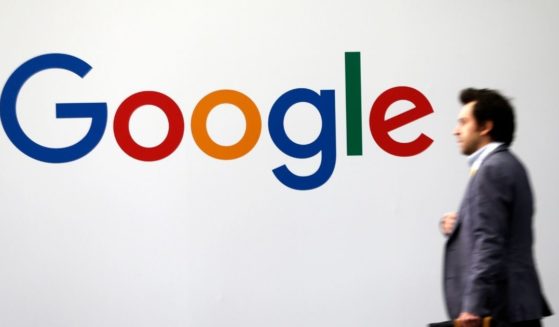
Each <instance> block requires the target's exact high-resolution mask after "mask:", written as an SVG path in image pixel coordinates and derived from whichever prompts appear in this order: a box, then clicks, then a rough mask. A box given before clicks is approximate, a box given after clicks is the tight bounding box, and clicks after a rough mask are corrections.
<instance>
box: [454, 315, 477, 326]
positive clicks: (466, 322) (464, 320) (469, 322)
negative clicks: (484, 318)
mask: <svg viewBox="0 0 559 327" xmlns="http://www.w3.org/2000/svg"><path fill="white" fill-rule="evenodd" d="M456 321H459V322H460V326H461V327H481V317H479V316H476V315H475V314H473V313H469V312H462V313H461V314H460V316H459V317H458V319H456Z"/></svg>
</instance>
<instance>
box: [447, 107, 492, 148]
mask: <svg viewBox="0 0 559 327" xmlns="http://www.w3.org/2000/svg"><path fill="white" fill-rule="evenodd" d="M474 105H475V102H474V101H472V102H469V103H467V104H465V105H464V106H463V107H462V110H460V113H459V114H458V123H457V124H456V127H455V128H454V131H453V134H454V135H455V136H456V139H457V142H458V146H459V147H460V151H462V154H465V155H470V154H472V153H474V152H476V150H477V149H479V148H481V147H482V146H483V143H484V138H483V137H482V134H486V133H483V132H482V129H481V128H480V127H479V125H478V124H477V121H476V119H475V118H474V115H473V109H474Z"/></svg>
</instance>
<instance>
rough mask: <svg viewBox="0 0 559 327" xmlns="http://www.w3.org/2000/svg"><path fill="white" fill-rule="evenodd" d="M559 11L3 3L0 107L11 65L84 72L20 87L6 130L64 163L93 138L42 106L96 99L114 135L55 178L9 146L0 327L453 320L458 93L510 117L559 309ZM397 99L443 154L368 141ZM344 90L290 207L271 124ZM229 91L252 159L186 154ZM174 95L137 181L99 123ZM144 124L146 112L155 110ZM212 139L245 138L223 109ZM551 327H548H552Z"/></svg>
mask: <svg viewBox="0 0 559 327" xmlns="http://www.w3.org/2000/svg"><path fill="white" fill-rule="evenodd" d="M558 13H559V4H558V3H557V2H555V1H519V0H507V1H505V0H499V1H467V2H457V1H434V0H429V1H404V0H398V1H382V2H381V1H356V0H345V1H314V2H313V1H291V0H284V1H268V2H265V1H235V2H233V1H153V2H148V1H119V2H117V1H100V0H98V1H90V2H87V3H85V2H81V3H80V2H78V1H68V0H60V1H28V0H18V1H8V0H2V1H1V11H0V42H1V43H2V47H1V49H2V51H1V58H2V60H1V62H0V87H3V85H4V83H5V81H6V80H7V79H8V77H9V76H10V74H11V73H12V72H13V71H14V70H15V69H16V68H17V67H18V66H19V65H20V64H21V63H23V62H24V61H26V60H27V59H30V58H32V57H34V56H37V55H40V54H44V53H50V52H62V53H68V54H72V55H75V56H77V57H80V58H81V59H83V60H85V61H86V62H88V63H89V64H90V65H92V66H93V70H92V71H91V72H90V73H89V75H87V76H86V78H84V79H83V80H81V79H79V78H77V77H75V76H72V74H70V73H67V72H61V71H49V72H44V73H41V74H40V75H36V76H35V77H34V78H33V79H32V80H30V81H29V82H28V83H27V84H26V86H25V87H24V89H23V91H22V94H21V97H20V98H19V102H18V115H19V118H20V120H21V124H22V126H23V128H24V129H25V131H26V132H27V133H28V134H29V135H30V137H32V138H33V139H35V140H37V142H40V143H42V144H45V145H49V146H67V145H70V144H72V143H73V142H76V141H77V140H78V139H79V138H81V136H82V135H83V134H84V133H85V132H86V131H87V129H88V121H87V120H83V121H70V122H68V121H61V120H56V119H55V118H54V103H56V102H72V101H74V102H76V101H106V102H107V103H108V107H109V121H108V124H107V130H106V132H105V134H104V137H103V139H102V140H101V142H100V143H99V145H98V146H97V147H96V148H95V149H94V150H93V151H92V152H91V153H90V154H88V155H87V156H85V157H84V158H82V159H80V160H77V161H74V162H71V163H66V164H56V165H55V164H46V163H43V162H39V161H36V160H33V159H31V158H29V157H27V156H26V155H24V154H22V153H21V152H19V150H18V149H17V148H15V147H14V146H13V145H12V143H11V142H10V141H9V139H8V138H7V136H6V134H5V132H4V130H3V129H2V128H0V206H1V214H0V262H1V263H0V325H1V326H10V327H16V326H80V327H82V326H92V327H93V326H95V327H98V326H137V327H140V326H193V327H204V326H243V327H249V326H254V327H256V326H267V327H271V326H282V327H284V326H289V327H295V326H305V327H307V326H321V327H326V326H394V327H396V326H398V327H400V326H409V327H412V326H423V325H425V324H426V323H428V322H430V321H437V320H444V319H445V312H444V306H443V301H442V290H441V268H440V267H441V259H442V247H443V242H444V240H443V238H442V237H441V236H440V234H439V232H438V229H437V224H438V220H439V217H440V215H441V214H442V213H443V212H445V211H448V210H453V209H456V207H457V205H458V202H459V201H460V198H461V195H462V191H463V189H464V187H465V183H466V180H467V172H466V170H467V168H466V162H465V158H464V157H462V156H461V155H460V154H459V153H458V150H457V147H456V145H455V142H454V139H453V137H452V135H451V130H452V128H453V126H454V122H455V117H456V115H457V112H458V110H459V107H460V106H459V104H458V101H457V94H458V92H459V90H460V89H462V88H464V87H468V86H476V87H491V88H497V89H500V90H502V91H503V92H504V93H505V94H506V95H509V96H511V97H513V98H514V101H513V103H514V105H515V106H516V108H517V116H518V125H519V127H518V132H517V140H516V142H515V144H514V146H513V150H514V151H515V152H516V153H517V154H518V155H519V156H520V157H521V158H522V159H523V161H524V162H525V164H526V165H527V167H528V169H529V171H530V173H531V176H532V183H533V186H534V189H535V193H536V196H537V199H536V200H537V217H536V220H535V227H536V233H537V244H536V253H537V259H538V262H539V268H540V274H541V277H542V280H543V285H544V288H545V291H546V294H547V296H548V298H549V300H550V302H551V304H552V306H553V307H554V308H555V309H556V310H557V308H558V305H557V299H559V280H558V279H557V277H556V276H558V275H559V264H558V263H557V255H556V253H555V252H554V251H556V249H557V248H558V247H559V239H558V238H557V236H556V232H557V230H558V229H559V222H558V221H557V220H556V219H555V218H556V215H557V212H559V201H557V200H556V190H555V186H556V185H557V184H558V183H559V173H558V170H557V169H556V165H555V163H556V162H557V161H558V160H559V147H558V146H557V140H559V132H558V130H557V128H556V121H557V119H558V118H559V111H557V110H556V109H557V108H556V102H557V100H556V99H557V87H558V86H559V64H558V61H557V58H559V43H558V41H557V31H559V21H558V20H557V19H556V17H557V14H558ZM347 51H359V52H361V65H362V83H363V107H364V112H363V126H364V128H363V131H364V133H363V144H364V154H363V156H357V157H348V156H346V155H345V151H346V150H345V111H344V110H345V100H344V97H345V91H344V53H345V52H347ZM397 85H408V86H412V87H415V88H417V89H418V90H420V91H421V92H423V93H424V94H425V95H426V96H427V98H428V99H429V100H430V101H431V104H432V105H433V108H434V110H435V113H434V114H432V115H430V116H427V117H425V118H423V119H421V120H419V121H417V122H416V123H414V124H411V125H409V126H406V127H404V128H403V129H402V130H399V131H396V132H394V134H393V135H394V137H396V138H399V139H402V140H409V139H411V138H413V137H415V136H416V135H417V134H418V133H420V132H424V133H426V134H427V135H429V136H430V137H431V138H433V139H434V140H435V142H434V143H433V145H432V146H431V147H430V148H429V149H428V150H427V151H425V152H423V153H421V154H420V155H418V156H416V157H411V158H399V157H393V156H391V155H389V154H387V153H385V152H384V151H383V150H382V149H380V148H379V147H378V146H377V145H376V144H375V142H374V141H373V139H372V138H371V135H370V133H369V132H368V128H367V126H368V109H367V108H370V106H371V104H372V103H373V101H374V99H375V98H376V97H377V96H378V95H379V94H380V93H381V92H382V91H384V90H386V89H388V88H390V87H393V86H397ZM296 87H307V88H310V89H313V90H316V91H319V90H321V89H334V90H335V91H336V115H337V121H336V123H337V143H338V144H337V155H338V157H337V164H336V169H335V171H334V174H333V176H332V177H331V178H330V180H329V181H328V182H327V183H326V184H325V185H323V186H322V187H320V188H317V189H314V190H311V191H304V192H302V191H295V190H292V189H289V188H287V187H285V186H284V185H282V184H281V183H280V182H279V181H278V180H277V179H276V178H275V177H274V175H273V174H272V169H274V168H276V167H277V166H280V165H283V164H287V165H288V166H289V167H290V168H292V169H293V170H295V171H297V172H300V173H312V172H313V171H314V170H315V169H316V167H317V164H318V162H319V160H320V158H313V159H293V158H289V157H287V156H285V155H283V154H282V153H281V152H280V151H279V150H278V149H277V148H276V147H275V145H274V143H273V142H272V140H271V138H270V135H269V134H268V129H267V117H268V113H269V110H270V107H271V106H272V104H273V103H274V101H275V100H276V98H277V97H278V96H279V95H281V94H283V93H284V92H285V91H287V90H289V89H292V88H296ZM217 89H236V90H239V91H242V92H243V93H245V94H247V95H249V96H250V97H251V98H252V100H253V101H254V102H255V103H256V104H257V105H258V107H259V109H260V112H261V115H262V118H263V130H262V135H261V137H260V140H259V142H258V144H257V145H256V147H255V148H254V149H253V150H252V151H251V152H250V153H249V154H248V155H246V156H244V157H242V158H240V159H238V160H233V161H221V160H217V159H214V158H211V157H209V156H207V155H205V154H204V153H203V152H202V151H201V150H200V149H199V148H198V147H197V146H196V144H195V143H194V141H193V140H192V134H191V133H190V116H191V112H192V109H193V108H194V106H195V105H196V103H197V102H198V101H199V100H200V99H201V98H202V97H203V96H204V95H206V94H208V93H209V92H211V91H214V90H217ZM142 90H156V91H160V92H163V93H165V94H167V95H169V96H170V97H172V98H173V99H174V100H175V101H176V102H177V103H178V104H179V106H180V107H181V109H182V112H183V115H184V117H185V122H186V130H185V135H184V138H183V141H182V143H181V145H180V146H179V148H178V150H177V151H176V152H175V153H173V154H172V155H171V156H169V157H168V158H166V159H163V160H161V161H158V162H153V163H145V162H141V161H137V160H135V159H132V158H130V157H128V156H127V155H126V154H124V153H123V152H122V150H121V149H120V148H119V147H118V145H117V143H116V141H115V138H114V134H113V132H112V118H113V117H114V113H115V111H116V109H117V107H118V105H119V104H120V103H121V102H122V101H123V100H124V99H125V98H126V97H128V96H129V95H131V94H132V93H135V92H138V91H142ZM151 109H153V108H151ZM299 109H300V110H293V111H292V112H290V113H289V115H288V118H287V120H286V125H287V130H288V132H289V133H290V135H291V136H292V137H293V138H294V139H297V140H299V141H300V142H309V141H312V140H313V139H314V137H315V136H316V135H317V133H318V131H319V130H320V120H319V116H318V115H317V113H316V111H314V110H313V109H312V108H311V107H308V106H307V107H306V106H304V105H301V106H300V108H299ZM209 129H210V132H211V133H212V135H213V136H214V137H215V139H216V140H218V141H219V140H221V141H223V142H226V141H227V140H232V139H235V138H239V137H240V135H242V133H243V131H244V120H243V118H242V116H241V115H240V113H239V112H238V111H235V110H231V111H227V110H216V111H215V112H214V114H213V115H212V116H211V117H210V122H209ZM166 131H167V123H166V119H165V116H164V115H163V114H162V113H161V112H159V111H157V110H150V108H149V107H145V108H143V109H140V110H139V111H138V113H137V114H136V115H135V116H134V119H133V120H132V133H133V135H134V136H135V137H136V138H137V140H138V142H140V143H142V144H144V145H156V144H158V143H159V142H160V141H161V140H162V139H163V137H164V135H165V134H166ZM546 323H547V325H548V326H553V325H554V324H557V323H559V320H558V318H555V317H552V318H550V319H548V320H547V322H546Z"/></svg>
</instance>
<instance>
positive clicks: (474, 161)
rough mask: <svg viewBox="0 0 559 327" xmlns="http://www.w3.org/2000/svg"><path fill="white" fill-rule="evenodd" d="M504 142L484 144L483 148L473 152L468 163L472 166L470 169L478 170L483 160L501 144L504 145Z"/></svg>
mask: <svg viewBox="0 0 559 327" xmlns="http://www.w3.org/2000/svg"><path fill="white" fill-rule="evenodd" d="M503 144H504V143H502V142H491V143H489V144H487V145H485V146H483V147H482V148H480V149H478V150H477V151H476V152H474V153H472V154H471V155H469V156H468V165H469V166H470V169H473V170H478V169H479V166H481V163H482V162H483V160H484V159H485V158H486V157H487V156H488V155H489V154H490V153H491V152H493V151H495V149H497V148H498V147H499V146H501V145H503Z"/></svg>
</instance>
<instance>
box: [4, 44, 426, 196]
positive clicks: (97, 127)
mask: <svg viewBox="0 0 559 327" xmlns="http://www.w3.org/2000/svg"><path fill="white" fill-rule="evenodd" d="M360 60H361V59H360V53H359V52H346V53H345V77H346V81H345V86H346V90H345V91H346V94H345V95H346V108H345V109H346V136H347V144H346V145H347V152H346V153H347V155H349V156H360V155H362V153H363V145H362V124H361V117H362V116H361V114H362V113H361V107H362V105H361V63H360ZM49 69H62V70H66V71H69V72H72V73H74V74H76V75H78V76H79V77H81V78H83V77H85V76H86V75H87V73H88V72H89V71H90V70H91V69H92V67H91V66H90V65H89V64H88V63H86V62H85V61H83V60H82V59H80V58H77V57H75V56H71V55H68V54H62V53H53V54H44V55H40V56H37V57H34V58H32V59H30V60H28V61H26V62H25V63H23V64H22V65H21V66H19V67H18V68H17V69H16V70H15V71H14V72H13V73H12V74H11V75H10V77H9V78H8V80H7V81H6V84H5V86H4V88H3V90H2V94H1V96H0V119H1V121H2V125H3V127H4V130H5V132H6V134H7V136H8V138H9V139H10V141H11V142H12V143H13V144H14V145H15V146H16V147H17V148H18V149H19V150H20V151H21V152H23V153H24V154H26V155H27V156H29V157H31V158H34V159H36V160H39V161H43V162H47V163H65V162H70V161H73V160H77V159H80V158H82V157H83V156H85V155H86V154H88V153H89V152H91V151H92V150H93V149H94V148H95V147H96V146H97V144H98V143H99V142H100V141H101V138H102V137H103V134H104V133H105V128H106V125H107V103H106V102H92V103H57V104H56V117H57V118H61V119H64V118H87V119H90V120H91V125H90V127H89V130H88V132H87V133H86V135H85V136H84V137H83V138H82V139H81V140H80V141H78V142H76V143H75V144H73V145H71V146H68V147H63V148H50V147H45V146H42V145H40V144H38V143H36V142H35V141H33V140H32V139H30V138H29V137H28V136H27V135H26V134H25V132H24V131H23V130H22V128H21V125H20V123H19V121H18V118H17V113H16V111H17V110H16V107H17V106H16V104H17V98H18V95H19V93H20V91H21V88H22V87H23V85H24V84H25V83H26V81H27V80H28V79H29V78H31V77H32V76H33V75H35V74H37V73H40V72H43V71H45V70H49ZM402 100H404V101H408V102H411V103H412V104H413V105H414V107H413V108H412V109H409V110H407V111H406V112H403V113H401V114H398V115H396V116H394V117H390V118H387V117H386V112H387V111H388V109H389V108H390V106H391V105H392V104H394V103H396V102H398V101H402ZM297 103H308V104H310V105H312V106H313V107H314V108H316V110H317V111H318V113H319V114H320V118H321V121H322V127H321V130H320V133H319V134H318V136H317V137H316V139H315V140H314V141H312V142H311V143H308V144H299V143H297V142H294V141H293V140H292V139H291V138H290V137H289V136H288V135H287V133H286V130H285V125H284V119H285V116H286V114H287V112H288V110H289V109H290V108H291V107H292V106H293V105H295V104H297ZM222 104H231V105H233V106H235V107H236V108H238V109H239V110H240V111H241V112H242V114H243V115H244V118H245V121H246V129H245V132H244V135H243V136H242V138H241V139H240V140H239V141H238V142H237V143H235V144H233V145H221V144H218V143H217V142H215V141H214V140H213V139H212V138H211V136H210V135H209V133H208V129H207V124H206V123H207V119H208V116H209V114H210V112H211V111H212V110H213V109H214V108H215V107H217V106H219V105H222ZM146 105H152V106H155V107H157V108H159V109H161V111H162V112H163V113H164V114H165V116H166V117H167V120H168V123H169V129H168V132H167V135H166V137H165V139H164V140H163V141H162V142H161V143H160V144H159V145H157V146H154V147H144V146H142V145H140V144H138V143H137V142H136V141H135V140H134V139H133V138H132V135H131V133H130V128H129V123H130V119H131V117H132V115H133V114H134V111H135V110H136V109H138V108H140V107H142V106H146ZM335 110H336V106H335V90H320V91H319V92H315V91H313V90H310V89H306V88H296V89H292V90H289V91H287V92H285V93H284V94H282V95H281V96H279V97H278V98H277V100H276V101H275V103H274V104H273V105H272V107H271V109H270V113H269V116H268V131H269V133H270V137H271V138H272V140H273V142H274V144H275V145H276V146H277V148H278V149H279V150H280V151H282V152H283V153H284V154H286V155H288V156H291V157H294V158H299V159H307V158H311V157H314V156H316V155H320V156H321V161H320V166H319V167H318V169H317V170H316V171H315V172H314V173H313V174H311V175H308V176H300V175H297V174H294V173H293V172H292V171H291V170H289V168H288V167H287V166H286V165H282V166H280V167H277V168H275V169H273V170H272V172H273V173H274V175H275V176H276V178H277V179H278V180H279V181H280V182H281V183H283V184H284V185H286V186H287V187H290V188H292V189H296V190H310V189H314V188H317V187H319V186H321V185H323V184H324V183H325V182H326V181H328V179H329V178H330V176H332V173H333V172H334V168H335V165H336V119H335ZM432 112H433V108H432V107H431V104H430V103H429V101H428V100H427V98H426V97H425V96H424V95H423V94H422V93H421V92H420V91H418V90H416V89H414V88H412V87H407V86H397V87H393V88H390V89H388V90H386V91H384V92H383V93H381V94H380V95H379V96H378V97H377V99H376V100H375V101H374V103H373V105H372V106H371V109H370V114H369V129H370V132H371V135H372V137H373V139H374V140H375V142H376V143H377V144H378V146H379V147H381V148H382V149H383V150H384V151H386V152H388V153H390V154H392V155H395V156H401V157H408V156H414V155H417V154H419V153H421V152H423V151H425V150H426V149H427V148H428V147H429V146H430V145H431V144H432V143H433V140H432V139H431V138H429V137H428V136H426V135H425V134H423V133H421V134H420V135H418V136H417V138H415V139H414V140H413V141H410V142H399V141H397V140H394V139H393V138H392V137H391V136H390V135H389V132H390V131H392V130H395V129H397V128H400V127H402V126H404V125H407V124H409V123H411V122H413V121H416V120H418V119H420V118H422V117H424V116H426V115H429V114H431V113H432ZM190 128H191V132H192V137H193V139H194V141H195V142H196V144H197V145H198V147H200V149H201V150H202V151H203V152H205V153H206V154H207V155H209V156H211V157H213V158H216V159H221V160H233V159H237V158H240V157H242V156H244V155H246V154H247V153H248V152H250V151H251V150H252V149H253V148H254V146H255V145H256V144H257V142H258V140H259V138H260V134H261V131H262V119H261V116H260V111H259V109H258V107H257V105H256V104H255V103H254V102H253V101H252V100H251V99H250V97H248V96H247V95H245V94H243V93H241V92H239V91H236V90H217V91H214V92H212V93H209V94H207V95H206V96H204V97H203V98H202V99H201V100H200V101H199V102H198V104H197V105H196V106H195V108H194V110H193V112H192V116H191V120H190ZM184 129H185V127H184V117H183V114H182V111H181V109H180V108H179V106H178V105H177V104H176V103H175V101H174V100H173V99H171V98H170V97H169V96H167V95H165V94H163V93H160V92H156V91H141V92H138V93H135V94H132V95H131V96H129V97H128V98H126V99H125V100H124V101H123V102H122V103H121V104H120V106H119V107H118V109H117V110H116V113H115V116H114V120H113V133H114V136H115V139H116V141H117V143H118V145H119V146H120V148H121V149H122V151H124V153H126V154H127V155H129V156H130V157H132V158H134V159H137V160H141V161H157V160H161V159H163V158H165V157H167V156H169V155H170V154H171V153H173V152H174V151H175V150H176V149H177V147H178V146H179V144H180V143H181V140H182V138H183V135H184Z"/></svg>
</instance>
